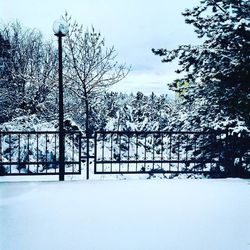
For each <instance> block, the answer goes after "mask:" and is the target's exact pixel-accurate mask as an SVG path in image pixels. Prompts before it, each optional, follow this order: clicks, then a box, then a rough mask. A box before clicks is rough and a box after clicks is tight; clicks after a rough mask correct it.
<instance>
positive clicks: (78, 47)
mask: <svg viewBox="0 0 250 250" xmlns="http://www.w3.org/2000/svg"><path fill="white" fill-rule="evenodd" d="M64 19H65V20H66V22H67V23H68V24H69V27H70V32H69V34H68V36H67V37H66V39H65V46H64V48H65V62H64V65H65V79H66V81H67V87H68V88H69V89H70V91H72V92H73V93H74V95H76V96H77V97H78V98H80V100H81V102H82V104H83V105H84V107H85V115H86V119H85V130H86V135H88V134H89V133H90V131H89V118H90V113H91V105H92V102H91V101H92V99H93V98H95V97H96V96H97V95H98V94H99V93H101V92H103V91H104V90H106V89H107V88H108V87H110V86H112V85H114V84H115V83H117V82H119V81H121V80H122V79H123V78H124V77H126V75H127V74H128V72H129V70H130V68H128V67H127V66H126V65H125V64H119V63H118V62H117V61H116V57H117V53H116V51H115V49H114V47H113V46H112V47H110V48H107V47H106V46H105V41H104V38H103V37H102V36H101V34H100V33H97V32H95V30H94V28H93V27H92V29H91V30H90V31H89V30H88V29H87V30H84V28H83V26H82V25H79V24H78V23H77V22H75V21H72V20H71V17H69V16H68V15H67V14H65V16H64Z"/></svg>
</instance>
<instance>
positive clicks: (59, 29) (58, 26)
mask: <svg viewBox="0 0 250 250" xmlns="http://www.w3.org/2000/svg"><path fill="white" fill-rule="evenodd" d="M53 31H54V34H55V36H57V37H58V63H59V67H58V76H59V181H64V174H65V145H64V129H63V120H64V117H63V77H62V37H63V36H66V35H67V33H68V32H69V26H68V24H67V23H66V22H65V21H64V20H63V19H58V20H56V21H55V22H54V24H53Z"/></svg>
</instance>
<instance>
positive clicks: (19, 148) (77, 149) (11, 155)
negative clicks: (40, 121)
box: [0, 131, 81, 175]
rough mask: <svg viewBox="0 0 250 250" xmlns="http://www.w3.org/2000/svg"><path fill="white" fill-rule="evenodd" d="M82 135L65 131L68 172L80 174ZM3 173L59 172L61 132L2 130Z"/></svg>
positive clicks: (0, 166)
mask: <svg viewBox="0 0 250 250" xmlns="http://www.w3.org/2000/svg"><path fill="white" fill-rule="evenodd" d="M80 159H81V134H80V132H78V131H73V132H71V131H70V132H68V131H66V132H65V166H66V168H65V174H80V173H81V166H80ZM0 174H1V175H44V174H45V175H53V174H56V175H58V174H59V132H51V131H45V132H16V131H8V132H0Z"/></svg>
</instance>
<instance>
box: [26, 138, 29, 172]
mask: <svg viewBox="0 0 250 250" xmlns="http://www.w3.org/2000/svg"><path fill="white" fill-rule="evenodd" d="M27 141H28V147H27V151H28V152H27V153H28V163H29V162H30V154H29V151H30V134H28V135H27ZM25 161H26V160H25ZM27 165H28V172H29V171H30V164H27Z"/></svg>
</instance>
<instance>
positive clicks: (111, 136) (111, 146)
mask: <svg viewBox="0 0 250 250" xmlns="http://www.w3.org/2000/svg"><path fill="white" fill-rule="evenodd" d="M110 144H111V145H110V160H111V164H110V170H111V172H112V169H113V166H112V162H113V134H112V133H111V134H110Z"/></svg>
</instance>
